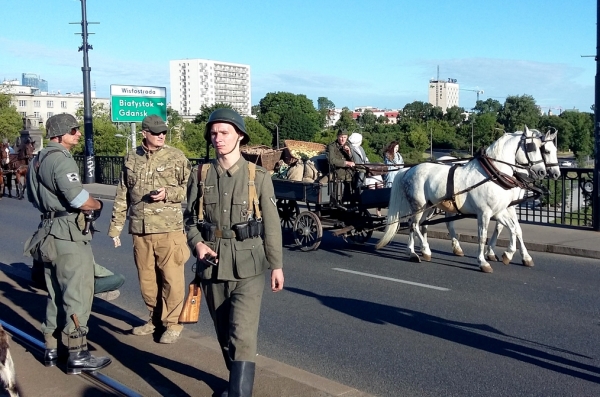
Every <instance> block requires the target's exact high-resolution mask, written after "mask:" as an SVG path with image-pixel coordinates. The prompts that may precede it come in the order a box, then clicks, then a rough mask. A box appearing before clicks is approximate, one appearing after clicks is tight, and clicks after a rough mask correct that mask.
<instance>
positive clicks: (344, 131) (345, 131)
mask: <svg viewBox="0 0 600 397" xmlns="http://www.w3.org/2000/svg"><path fill="white" fill-rule="evenodd" d="M340 135H348V131H347V130H346V129H344V128H340V129H339V130H338V133H337V136H340Z"/></svg>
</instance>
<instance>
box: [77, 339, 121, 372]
mask: <svg viewBox="0 0 600 397" xmlns="http://www.w3.org/2000/svg"><path fill="white" fill-rule="evenodd" d="M111 362H112V360H111V359H110V358H109V357H94V356H92V355H91V354H90V352H89V350H88V348H87V338H86V334H85V333H83V332H78V331H75V332H73V333H72V334H71V335H69V360H68V361H67V374H69V375H77V374H80V373H81V371H87V372H93V371H98V370H99V369H102V368H105V367H107V366H108V365H109V364H110V363H111Z"/></svg>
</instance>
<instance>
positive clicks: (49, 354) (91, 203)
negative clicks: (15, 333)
mask: <svg viewBox="0 0 600 397" xmlns="http://www.w3.org/2000/svg"><path fill="white" fill-rule="evenodd" d="M46 126H47V130H46V131H47V133H46V137H47V138H48V139H49V140H50V142H49V143H48V146H46V147H45V148H44V149H43V150H42V151H41V152H40V153H39V154H38V156H37V157H36V158H35V159H34V160H33V161H31V162H30V164H29V169H28V173H27V198H28V200H29V201H30V202H31V203H32V204H33V206H34V207H35V208H37V209H38V210H39V211H40V212H41V213H42V222H41V223H40V225H39V227H38V232H37V233H36V234H35V235H34V236H33V237H32V239H31V240H30V241H28V243H26V247H25V251H26V252H29V253H33V252H32V250H34V251H37V252H39V254H36V253H33V255H34V257H38V259H39V258H40V257H42V256H43V257H44V258H45V259H46V260H45V261H44V262H45V263H44V271H45V279H46V286H47V288H48V297H49V299H48V303H47V306H46V320H45V321H44V323H42V332H43V333H44V341H45V344H46V349H45V351H44V364H45V365H46V366H55V365H56V363H57V361H58V341H59V340H61V339H62V335H61V334H60V331H62V332H63V334H65V335H67V336H68V346H69V359H68V361H67V373H68V374H79V373H81V371H97V370H99V369H101V368H104V367H106V366H107V365H109V364H110V363H111V359H110V358H108V357H94V356H92V355H91V354H90V352H89V350H88V345H87V335H88V332H89V328H88V326H87V323H88V319H89V317H90V312H91V308H92V300H93V297H94V256H93V254H92V246H91V240H92V233H86V232H85V230H86V221H85V220H84V213H87V215H89V216H91V217H92V218H93V219H96V218H97V217H98V216H99V215H100V211H101V210H102V202H101V201H100V200H96V199H94V198H93V197H91V196H90V194H89V193H88V192H87V191H86V190H85V189H84V188H83V186H82V184H81V177H80V175H79V167H78V166H77V163H76V162H75V160H73V156H72V155H71V153H70V150H71V149H72V148H73V147H74V146H75V145H77V143H78V142H79V138H80V137H81V132H80V131H79V124H78V123H77V120H75V117H73V116H72V115H70V114H59V115H56V116H52V117H50V118H49V119H48V121H47V123H46ZM37 244H39V245H38V247H39V248H34V247H36V245H37ZM61 305H62V308H59V306H61ZM59 314H60V316H59ZM72 315H75V316H76V319H77V320H78V323H79V326H77V325H76V323H75V321H74V319H73V318H72V317H71V316H72Z"/></svg>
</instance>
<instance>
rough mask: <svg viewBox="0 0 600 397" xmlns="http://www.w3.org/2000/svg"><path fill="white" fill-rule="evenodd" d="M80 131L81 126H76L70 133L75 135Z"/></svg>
mask: <svg viewBox="0 0 600 397" xmlns="http://www.w3.org/2000/svg"><path fill="white" fill-rule="evenodd" d="M78 132H79V127H75V128H71V132H69V134H70V135H75V134H77V133H78Z"/></svg>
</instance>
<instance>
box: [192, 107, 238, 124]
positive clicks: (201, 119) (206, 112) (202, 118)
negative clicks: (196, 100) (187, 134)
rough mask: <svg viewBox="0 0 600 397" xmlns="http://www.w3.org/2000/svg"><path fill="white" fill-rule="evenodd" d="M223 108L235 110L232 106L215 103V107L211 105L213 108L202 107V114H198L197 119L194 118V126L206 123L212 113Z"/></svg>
mask: <svg viewBox="0 0 600 397" xmlns="http://www.w3.org/2000/svg"><path fill="white" fill-rule="evenodd" d="M222 108H226V109H233V107H232V106H231V105H230V104H228V103H222V102H219V103H215V104H214V105H211V106H207V105H202V107H200V113H198V114H197V115H196V117H195V118H194V121H192V123H194V124H200V123H206V122H207V121H208V118H209V117H210V114H211V113H212V112H214V111H215V110H217V109H222ZM234 110H235V109H234Z"/></svg>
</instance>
